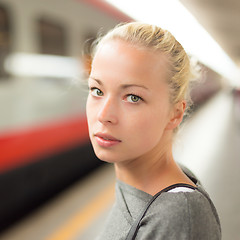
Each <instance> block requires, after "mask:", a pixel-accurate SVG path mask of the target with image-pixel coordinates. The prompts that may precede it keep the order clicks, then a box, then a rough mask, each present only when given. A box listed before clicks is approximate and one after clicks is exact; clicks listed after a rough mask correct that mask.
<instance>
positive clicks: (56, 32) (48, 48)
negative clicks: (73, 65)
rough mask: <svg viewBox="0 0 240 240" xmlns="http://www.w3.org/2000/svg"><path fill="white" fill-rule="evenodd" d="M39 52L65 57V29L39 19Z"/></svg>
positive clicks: (46, 20)
mask: <svg viewBox="0 0 240 240" xmlns="http://www.w3.org/2000/svg"><path fill="white" fill-rule="evenodd" d="M37 25H38V36H39V37H38V39H39V52H40V53H42V54H52V55H62V56H64V55H66V33H65V29H64V28H63V27H62V26H61V25H60V24H58V23H55V22H52V21H49V20H48V19H44V18H41V19H39V20H38V22H37Z"/></svg>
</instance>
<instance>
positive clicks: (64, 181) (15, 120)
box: [0, 0, 221, 230]
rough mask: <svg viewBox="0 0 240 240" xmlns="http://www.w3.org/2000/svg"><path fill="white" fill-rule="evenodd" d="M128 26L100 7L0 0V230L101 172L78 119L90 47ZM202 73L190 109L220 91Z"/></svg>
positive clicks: (87, 0) (94, 1)
mask: <svg viewBox="0 0 240 240" xmlns="http://www.w3.org/2000/svg"><path fill="white" fill-rule="evenodd" d="M132 20H133V19H131V18H130V17H129V16H127V15H125V14H123V13H121V12H120V11H118V10H117V9H115V8H114V7H113V6H111V5H109V4H107V3H105V2H104V1H100V0H84V1H83V0H42V1H37V0H0V63H1V64H0V110H1V118H0V194H1V199H0V216H1V218H0V230H4V229H5V228H6V227H8V226H9V225H10V224H12V223H14V222H15V221H16V220H18V219H19V218H20V217H22V216H24V215H25V214H26V213H29V212H30V211H31V210H32V209H34V208H36V207H37V206H39V205H40V204H42V203H43V202H44V201H46V200H47V199H49V198H50V197H52V196H54V195H55V194H57V193H59V192H60V191H61V190H63V189H64V188H66V187H67V186H69V185H70V184H72V183H73V182H74V181H76V180H78V179H80V178H81V177H83V176H84V175H86V174H87V173H89V172H90V171H92V170H93V169H94V168H96V167H98V166H100V165H101V162H100V161H99V160H98V159H97V158H96V156H95V155H94V153H93V150H92V148H91V145H90V142H89V138H88V131H87V124H86V117H85V100H86V94H87V93H86V91H85V89H84V79H85V78H86V73H87V72H88V71H89V61H88V60H89V56H88V55H89V45H90V43H91V42H92V40H94V39H95V38H96V36H97V33H98V32H99V30H101V31H102V32H106V31H107V30H108V29H110V28H112V27H113V26H115V25H116V24H117V23H119V22H127V21H132ZM205 69H206V68H205ZM204 72H205V74H204V81H202V83H201V84H198V85H197V87H195V88H193V91H192V98H193V100H194V103H195V106H198V105H201V104H202V103H203V102H205V101H206V100H207V99H208V98H210V97H211V96H213V95H214V94H215V93H216V92H218V91H219V90H220V89H221V80H220V77H219V76H218V75H217V74H216V73H214V72H213V71H211V70H210V69H206V70H205V71H204ZM82 83H83V84H82Z"/></svg>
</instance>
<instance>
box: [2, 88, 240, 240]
mask: <svg viewBox="0 0 240 240" xmlns="http://www.w3.org/2000/svg"><path fill="white" fill-rule="evenodd" d="M174 156H175V159H176V160H177V161H179V162H181V163H183V164H185V165H186V166H187V167H189V168H190V169H191V170H192V171H193V172H194V173H195V174H196V175H197V176H198V177H199V178H200V180H201V182H202V184H203V185H204V187H205V188H206V190H207V191H208V192H209V194H210V196H211V198H212V200H213V202H214V204H215V206H216V208H217V210H218V213H219V216H220V219H221V224H222V232H223V238H222V239H223V240H239V239H240V190H239V187H238V182H239V181H240V174H239V172H240V102H239V99H238V101H236V99H235V98H234V97H233V96H232V94H231V93H229V92H228V93H226V92H221V93H219V94H217V95H216V96H215V97H213V98H212V99H211V100H210V101H209V102H208V103H206V104H205V105H204V106H203V107H201V108H200V109H199V110H198V111H197V112H196V113H195V114H194V115H193V116H192V117H191V118H190V119H189V120H188V121H187V122H186V124H185V126H184V128H183V130H182V131H181V132H180V135H179V136H178V138H177V140H176V143H175V146H174ZM114 180H115V176H114V172H113V167H112V165H105V166H104V167H102V168H100V169H98V170H96V171H95V172H93V173H92V174H90V175H89V176H88V177H87V178H85V179H84V180H81V181H79V182H78V183H76V184H74V185H73V186H71V187H70V188H69V189H67V190H66V191H64V192H63V193H62V194H60V195H58V196H57V197H56V198H55V199H53V200H51V201H50V202H48V203H47V204H46V205H44V206H43V207H41V208H39V209H38V210H36V211H35V212H34V213H32V214H31V215H30V216H28V217H27V218H25V219H24V220H22V221H21V222H19V223H17V224H16V225H15V226H13V227H12V228H10V229H9V230H8V231H6V232H5V233H3V234H2V235H1V236H0V240H92V239H94V238H95V237H96V236H97V235H98V233H99V231H100V230H101V228H102V226H103V224H104V220H105V218H106V216H107V214H108V211H109V209H110V208H111V205H112V203H113V201H114Z"/></svg>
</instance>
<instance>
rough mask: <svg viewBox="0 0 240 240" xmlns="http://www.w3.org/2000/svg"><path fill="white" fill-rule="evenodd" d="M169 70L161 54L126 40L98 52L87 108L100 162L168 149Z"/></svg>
mask: <svg viewBox="0 0 240 240" xmlns="http://www.w3.org/2000/svg"><path fill="white" fill-rule="evenodd" d="M166 69H167V64H166V61H165V58H164V56H162V55H161V54H156V53H153V52H150V51H147V50H143V49H137V48H134V47H133V46H131V45H130V44H128V43H126V42H124V41H121V40H111V41H108V42H107V43H105V44H103V45H102V46H101V47H100V48H99V49H98V50H97V53H96V55H95V57H94V59H93V63H92V71H91V74H90V78H89V89H90V90H89V96H88V100H87V107H86V109H87V119H88V126H89V135H90V139H91V142H92V145H93V148H94V151H95V153H96V155H97V156H98V158H99V159H102V160H104V161H107V162H114V163H119V162H125V161H132V160H137V159H138V158H139V157H142V156H146V157H148V154H151V153H152V152H153V151H156V149H160V148H161V147H163V146H162V144H163V142H164V141H163V139H164V137H163V136H164V134H165V132H166V131H167V129H166V127H167V124H168V122H169V119H170V112H171V105H170V103H169V91H168V86H167V84H166V81H165V79H166V74H167V73H166Z"/></svg>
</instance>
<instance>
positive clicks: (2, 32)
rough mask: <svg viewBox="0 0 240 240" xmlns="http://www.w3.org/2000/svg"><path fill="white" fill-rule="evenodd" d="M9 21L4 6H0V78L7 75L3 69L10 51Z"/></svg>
mask: <svg viewBox="0 0 240 240" xmlns="http://www.w3.org/2000/svg"><path fill="white" fill-rule="evenodd" d="M10 48H11V39H10V21H9V14H8V11H7V9H6V8H5V7H3V6H0V78H6V77H8V74H7V72H6V71H5V69H4V61H5V59H6V58H7V56H8V55H9V53H10Z"/></svg>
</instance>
